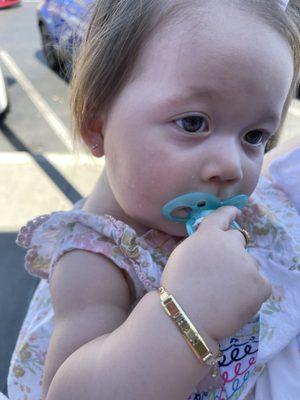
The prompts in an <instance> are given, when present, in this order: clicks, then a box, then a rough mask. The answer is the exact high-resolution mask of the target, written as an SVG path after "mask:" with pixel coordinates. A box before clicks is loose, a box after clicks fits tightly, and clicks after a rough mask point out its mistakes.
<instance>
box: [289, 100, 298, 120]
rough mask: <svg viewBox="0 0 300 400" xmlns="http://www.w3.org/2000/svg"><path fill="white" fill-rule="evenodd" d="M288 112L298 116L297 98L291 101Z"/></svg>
mask: <svg viewBox="0 0 300 400" xmlns="http://www.w3.org/2000/svg"><path fill="white" fill-rule="evenodd" d="M289 113H290V114H292V115H294V116H295V117H300V102H299V100H295V101H293V102H292V104H291V106H290V108H289Z"/></svg>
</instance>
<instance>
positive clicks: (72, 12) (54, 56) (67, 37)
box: [37, 0, 95, 74]
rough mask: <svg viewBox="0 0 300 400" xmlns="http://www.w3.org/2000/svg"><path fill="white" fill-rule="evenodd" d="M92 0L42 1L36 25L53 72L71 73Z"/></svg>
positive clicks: (38, 7)
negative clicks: (74, 54)
mask: <svg viewBox="0 0 300 400" xmlns="http://www.w3.org/2000/svg"><path fill="white" fill-rule="evenodd" d="M94 2H95V0H42V1H41V3H39V4H38V6H37V17H38V26H39V30H40V34H41V39H42V45H43V52H44V55H45V58H46V61H47V63H48V65H49V67H50V68H51V69H53V70H54V71H59V70H64V71H66V73H67V74H69V73H70V69H71V67H72V55H73V52H74V49H75V46H78V45H80V43H81V41H82V38H83V35H84V31H85V29H86V26H87V22H88V18H89V14H90V9H91V8H92V6H93V4H94Z"/></svg>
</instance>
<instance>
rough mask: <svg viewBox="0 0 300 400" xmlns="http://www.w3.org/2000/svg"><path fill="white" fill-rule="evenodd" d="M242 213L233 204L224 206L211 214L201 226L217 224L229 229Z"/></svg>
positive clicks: (221, 227) (217, 226)
mask: <svg viewBox="0 0 300 400" xmlns="http://www.w3.org/2000/svg"><path fill="white" fill-rule="evenodd" d="M240 214H241V211H240V210H239V209H238V208H236V207H233V206H224V207H220V208H218V209H217V210H216V211H214V212H212V213H211V214H209V215H208V216H207V217H205V218H204V219H203V221H202V222H201V224H200V225H201V226H203V227H205V226H215V227H216V228H219V229H222V230H223V231H227V230H228V229H229V228H230V225H231V224H232V222H233V221H234V220H235V219H236V218H237V217H238V216H239V215H240Z"/></svg>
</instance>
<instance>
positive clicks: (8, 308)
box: [0, 232, 39, 393]
mask: <svg viewBox="0 0 300 400" xmlns="http://www.w3.org/2000/svg"><path fill="white" fill-rule="evenodd" d="M16 235H17V232H8V233H0V254H1V256H2V257H1V262H0V321H1V333H0V361H1V362H0V392H4V393H5V392H6V378H7V373H8V368H9V362H10V358H11V355H12V352H13V350H14V347H15V344H16V340H17V337H18V333H19V330H20V328H21V325H22V322H23V319H24V318H25V315H26V312H27V308H28V306H29V302H30V300H31V298H32V296H33V293H34V290H35V288H36V286H37V284H38V282H39V279H37V278H34V277H32V276H30V275H29V274H28V272H27V271H26V270H25V268H24V256H25V251H24V250H23V249H21V248H20V247H18V246H17V245H16V244H15V240H16Z"/></svg>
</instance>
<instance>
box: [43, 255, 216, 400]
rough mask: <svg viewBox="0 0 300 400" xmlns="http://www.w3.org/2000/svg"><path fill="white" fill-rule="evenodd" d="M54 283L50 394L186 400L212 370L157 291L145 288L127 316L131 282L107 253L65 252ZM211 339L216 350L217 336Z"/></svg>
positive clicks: (54, 397)
mask: <svg viewBox="0 0 300 400" xmlns="http://www.w3.org/2000/svg"><path fill="white" fill-rule="evenodd" d="M50 289H51V295H52V301H53V306H54V311H55V330H54V334H53V337H52V339H51V344H50V347H49V351H48V356H47V362H46V368H45V375H44V385H43V392H44V396H43V399H45V398H46V399H47V400H60V399H61V400H65V399H72V400H76V399H80V400H82V399H83V398H84V399H85V400H89V399H97V400H101V399H105V400H110V399H115V398H122V399H130V400H135V399H141V398H142V399H143V400H148V399H149V400H150V399H151V400H152V399H156V400H160V399H165V398H172V399H174V400H176V399H178V400H182V399H184V398H185V397H187V396H188V394H189V393H190V392H191V390H192V388H193V387H194V385H195V384H196V383H198V381H200V380H201V379H202V378H203V377H205V376H206V375H207V373H208V368H207V367H206V366H204V365H203V364H201V363H200V362H199V361H197V359H196V357H195V356H194V354H193V353H192V351H191V350H190V348H189V347H188V346H187V344H186V343H185V341H184V339H183V337H182V336H181V334H180V333H179V332H178V331H177V329H176V327H175V326H174V323H173V322H172V321H171V320H170V318H169V317H168V316H167V315H166V314H165V312H164V310H163V309H162V307H161V305H160V300H159V296H158V293H156V292H150V293H148V294H146V295H145V296H144V297H143V298H142V299H141V300H140V302H139V303H138V305H137V306H136V307H135V309H134V310H133V311H132V313H131V314H130V316H129V317H128V318H127V316H128V312H127V310H128V305H129V290H128V286H127V283H126V281H125V279H124V277H123V275H122V273H121V271H120V270H119V269H118V268H117V267H116V266H115V265H114V264H113V263H112V262H111V261H109V260H108V259H106V258H105V257H102V256H100V255H96V254H92V253H87V252H83V251H73V252H70V253H68V254H66V255H65V256H63V257H62V258H61V260H60V261H59V263H58V265H57V266H56V269H55V271H54V274H53V277H52V280H51V287H50ZM126 318H127V320H126ZM125 320H126V322H124V321H125ZM206 339H207V341H208V343H209V344H210V345H211V347H212V348H213V350H214V353H215V354H216V353H217V345H216V343H215V342H214V341H213V340H211V339H210V338H208V337H207V338H206ZM65 360H66V361H65ZM49 386H50V388H49ZM48 389H49V390H48Z"/></svg>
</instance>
